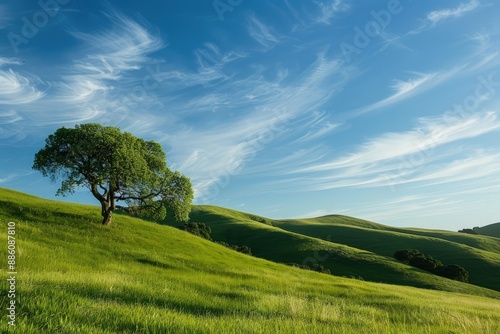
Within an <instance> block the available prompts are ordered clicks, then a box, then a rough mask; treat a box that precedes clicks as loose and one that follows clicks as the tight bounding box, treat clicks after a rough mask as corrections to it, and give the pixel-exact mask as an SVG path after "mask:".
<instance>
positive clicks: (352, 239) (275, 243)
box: [191, 206, 500, 297]
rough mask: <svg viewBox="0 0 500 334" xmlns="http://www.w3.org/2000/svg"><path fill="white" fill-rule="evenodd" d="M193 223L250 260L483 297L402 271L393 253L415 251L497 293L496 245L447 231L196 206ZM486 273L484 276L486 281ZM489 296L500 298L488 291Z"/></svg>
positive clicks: (499, 255)
mask: <svg viewBox="0 0 500 334" xmlns="http://www.w3.org/2000/svg"><path fill="white" fill-rule="evenodd" d="M191 220H192V221H196V222H203V223H206V224H207V225H209V226H210V227H211V229H212V236H213V238H214V240H218V241H225V242H227V243H229V244H238V245H247V246H249V247H250V248H251V249H252V252H253V254H254V255H256V256H258V257H262V258H265V259H268V260H272V261H275V262H282V263H299V264H302V263H304V264H311V263H314V262H316V263H319V264H322V265H324V266H325V267H326V268H328V269H330V271H331V272H332V274H335V275H339V276H347V277H356V278H362V279H364V280H367V281H372V282H384V283H391V284H401V285H411V286H416V287H422V288H430V289H438V290H445V291H455V292H466V293H474V294H482V293H484V291H485V290H483V289H480V290H477V291H472V290H475V289H476V287H474V286H472V285H470V284H463V283H459V282H455V281H451V280H448V279H445V278H442V277H438V276H435V275H432V274H430V273H428V272H425V271H422V270H418V269H416V268H413V267H410V266H407V265H404V264H402V263H400V262H398V261H396V260H394V259H393V258H392V255H393V254H394V252H395V251H397V250H399V249H403V248H416V249H419V250H420V251H422V252H424V253H425V254H429V255H431V256H433V257H434V258H437V259H440V260H442V261H443V262H444V263H445V264H459V265H462V266H463V267H465V268H466V269H467V270H468V271H469V273H470V281H471V283H472V284H475V285H478V286H482V287H487V288H489V289H493V290H496V291H500V240H497V239H495V238H490V237H484V236H472V235H466V234H463V233H454V232H446V231H432V230H427V231H426V230H416V229H397V228H393V227H389V226H384V225H380V224H376V223H373V222H368V221H365V220H360V219H356V218H352V217H346V216H338V215H334V216H326V217H321V218H316V219H302V220H283V221H271V220H269V219H266V218H263V217H257V216H254V215H251V214H245V213H241V212H237V211H233V210H228V209H224V208H219V207H214V206H195V207H194V208H193V210H192V212H191ZM485 272H487V273H488V274H487V275H485ZM487 294H488V295H494V296H496V297H498V296H499V294H498V292H493V291H488V292H487Z"/></svg>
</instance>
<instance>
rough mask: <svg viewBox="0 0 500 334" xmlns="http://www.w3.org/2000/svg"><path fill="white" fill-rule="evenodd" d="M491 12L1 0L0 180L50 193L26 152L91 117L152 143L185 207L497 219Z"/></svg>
mask: <svg viewBox="0 0 500 334" xmlns="http://www.w3.org/2000/svg"><path fill="white" fill-rule="evenodd" d="M498 17H500V10H499V6H498V5H497V4H496V3H495V2H493V1H487V0H465V1H439V2H437V1H411V0H401V1H396V0H389V1H369V2H368V1H364V2H361V1H352V0H351V1H349V0H318V1H298V0H296V1H294V0H281V1H248V0H220V1H194V0H192V1H159V0H157V1H149V0H144V1H83V0H72V1H71V0H47V1H44V0H42V1H40V2H35V1H3V2H2V4H0V161H1V164H0V186H1V187H6V188H11V189H16V190H19V191H24V192H28V193H31V194H34V195H37V196H42V197H45V198H56V197H55V192H56V189H57V188H58V184H52V183H50V180H49V179H46V178H43V177H42V176H41V174H40V173H38V172H34V171H33V170H32V169H31V166H32V163H33V156H34V154H35V153H36V152H37V151H38V150H39V149H41V148H42V147H43V145H44V139H45V138H46V137H47V136H48V135H49V134H51V133H52V132H54V131H55V130H56V129H57V128H59V127H61V126H66V127H73V126H74V125H75V124H80V123H88V122H98V123H101V124H103V125H114V126H118V127H120V128H121V129H123V130H126V131H130V132H132V133H133V134H135V135H136V136H139V137H142V138H145V139H147V140H155V141H158V142H159V143H161V144H162V146H163V148H164V150H165V151H166V152H167V160H168V164H169V166H170V168H171V169H174V170H179V171H181V172H182V173H183V174H185V175H186V176H188V177H190V178H191V180H192V183H193V186H194V188H195V194H196V198H195V203H199V204H214V205H220V206H224V207H229V208H233V209H237V210H241V211H247V212H253V213H256V214H260V215H263V216H267V217H271V218H295V217H312V216H320V215H325V214H331V213H338V214H346V215H351V216H355V217H360V218H365V219H369V220H374V221H377V222H380V223H385V224H389V225H394V226H417V227H425V228H440V229H451V230H456V229H459V228H466V227H473V226H483V225H487V224H490V223H494V222H497V221H499V220H500V205H499V204H500V172H499V170H500V147H499V145H498V143H499V142H500V133H499V130H500V119H499V118H500V115H499V109H500V108H499V107H500V70H499V69H500V55H499V51H500V48H499V47H500V38H499V37H500V36H499V34H500V26H499V25H498ZM63 200H68V201H80V202H85V203H94V204H97V203H95V201H94V200H93V199H92V198H91V197H90V196H89V195H88V194H87V192H86V190H85V189H82V190H81V191H79V192H78V193H77V194H75V195H73V196H70V197H67V198H63Z"/></svg>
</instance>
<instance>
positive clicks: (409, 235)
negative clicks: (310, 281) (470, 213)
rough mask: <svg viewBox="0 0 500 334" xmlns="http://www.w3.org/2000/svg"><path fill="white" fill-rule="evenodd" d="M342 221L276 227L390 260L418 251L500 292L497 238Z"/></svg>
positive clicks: (330, 219) (295, 222)
mask: <svg viewBox="0 0 500 334" xmlns="http://www.w3.org/2000/svg"><path fill="white" fill-rule="evenodd" d="M343 219H344V218H343V217H338V216H330V217H322V218H316V219H303V220H283V221H276V222H274V223H275V225H277V226H279V227H281V228H283V229H285V230H287V231H292V232H295V233H301V234H303V235H309V236H312V237H316V238H320V239H325V240H330V241H332V242H336V243H342V244H345V245H348V246H351V247H355V248H357V249H363V250H366V251H369V252H373V253H375V254H378V255H382V256H387V257H391V256H392V255H393V254H394V252H395V251H397V250H399V249H404V248H414V249H418V250H420V251H421V252H423V253H425V254H427V255H431V256H432V257H434V258H436V259H439V260H441V261H442V262H443V263H444V264H459V265H461V266H462V267H464V268H465V269H466V270H468V271H469V274H470V276H469V282H470V283H472V284H475V285H479V286H483V287H487V288H489V289H494V290H497V291H500V240H499V239H497V238H492V237H487V236H479V235H470V234H464V233H458V232H449V231H438V230H423V229H403V228H391V227H385V226H383V225H378V226H368V225H367V227H361V226H359V225H349V224H345V222H344V221H343ZM339 220H340V221H339ZM485 273H487V274H485Z"/></svg>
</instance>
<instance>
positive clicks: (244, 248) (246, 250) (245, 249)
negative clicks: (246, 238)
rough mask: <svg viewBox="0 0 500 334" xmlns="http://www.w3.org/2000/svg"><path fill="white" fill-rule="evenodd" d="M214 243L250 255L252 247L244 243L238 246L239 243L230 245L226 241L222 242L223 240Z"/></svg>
mask: <svg viewBox="0 0 500 334" xmlns="http://www.w3.org/2000/svg"><path fill="white" fill-rule="evenodd" d="M215 243H217V244H219V245H221V246H224V247H227V248H230V249H232V250H235V251H237V252H239V253H243V254H247V255H252V249H251V248H250V247H248V246H246V245H242V246H239V245H230V244H228V243H227V242H224V241H216V242H215Z"/></svg>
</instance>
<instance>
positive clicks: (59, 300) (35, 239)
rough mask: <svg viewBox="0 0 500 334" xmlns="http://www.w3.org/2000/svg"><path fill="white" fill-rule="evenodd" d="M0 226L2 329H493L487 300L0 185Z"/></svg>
mask: <svg viewBox="0 0 500 334" xmlns="http://www.w3.org/2000/svg"><path fill="white" fill-rule="evenodd" d="M0 219H1V221H2V222H4V223H3V224H2V226H4V231H6V230H7V229H6V222H9V221H13V222H15V223H16V224H15V226H16V227H15V231H16V234H15V237H16V270H17V285H16V297H15V298H16V299H15V300H16V306H17V308H16V327H15V330H12V328H10V330H9V328H8V325H7V322H6V321H5V317H4V321H2V322H1V323H0V331H1V332H2V333H7V332H14V333H23V334H38V333H49V334H50V333H85V334H94V333H99V334H100V333H106V334H110V333H241V332H243V331H244V332H245V333H331V332H332V331H333V332H339V333H451V332H453V333H498V332H499V331H500V302H499V300H497V299H490V298H485V297H479V296H471V295H463V294H456V293H446V292H440V291H430V290H423V289H416V288H411V287H402V286H393V285H385V284H377V283H369V282H362V281H358V280H353V279H346V278H341V277H334V276H331V275H324V274H319V273H315V272H310V271H304V270H300V269H295V268H291V267H288V266H283V265H279V264H275V263H272V262H268V261H265V260H262V259H258V258H255V257H250V256H246V255H242V254H239V253H236V252H234V251H231V250H229V249H227V248H224V247H222V246H219V245H216V244H214V243H212V242H208V241H206V240H203V239H200V238H197V237H194V236H192V235H190V234H188V233H185V232H182V231H179V230H177V229H175V228H171V227H168V226H162V225H158V224H154V223H150V222H145V221H142V220H138V219H134V218H130V217H126V216H122V215H118V214H117V215H116V216H115V218H114V219H115V220H114V222H113V225H111V226H109V227H103V226H101V225H100V220H101V219H100V217H99V209H98V207H95V206H85V205H77V204H68V203H61V202H56V201H47V200H43V199H39V198H36V197H33V196H28V195H25V194H21V193H17V192H13V191H9V190H5V189H1V188H0ZM0 236H1V237H0V243H1V244H3V245H6V241H7V237H6V233H4V232H2V233H1V234H0ZM6 251H7V248H6V247H2V248H1V249H0V256H1V257H2V258H3V259H6V258H7V254H6ZM2 269H3V270H4V272H6V271H7V270H6V261H2ZM2 282H3V283H2V284H1V289H2V291H6V289H7V286H6V281H5V280H2ZM484 291H485V292H487V290H484ZM4 296H5V295H4ZM430 300H432V301H433V302H432V303H429V301H430ZM8 302H9V301H8V299H7V298H4V297H2V298H1V299H0V308H1V309H3V310H5V309H6V306H7V303H8Z"/></svg>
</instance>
